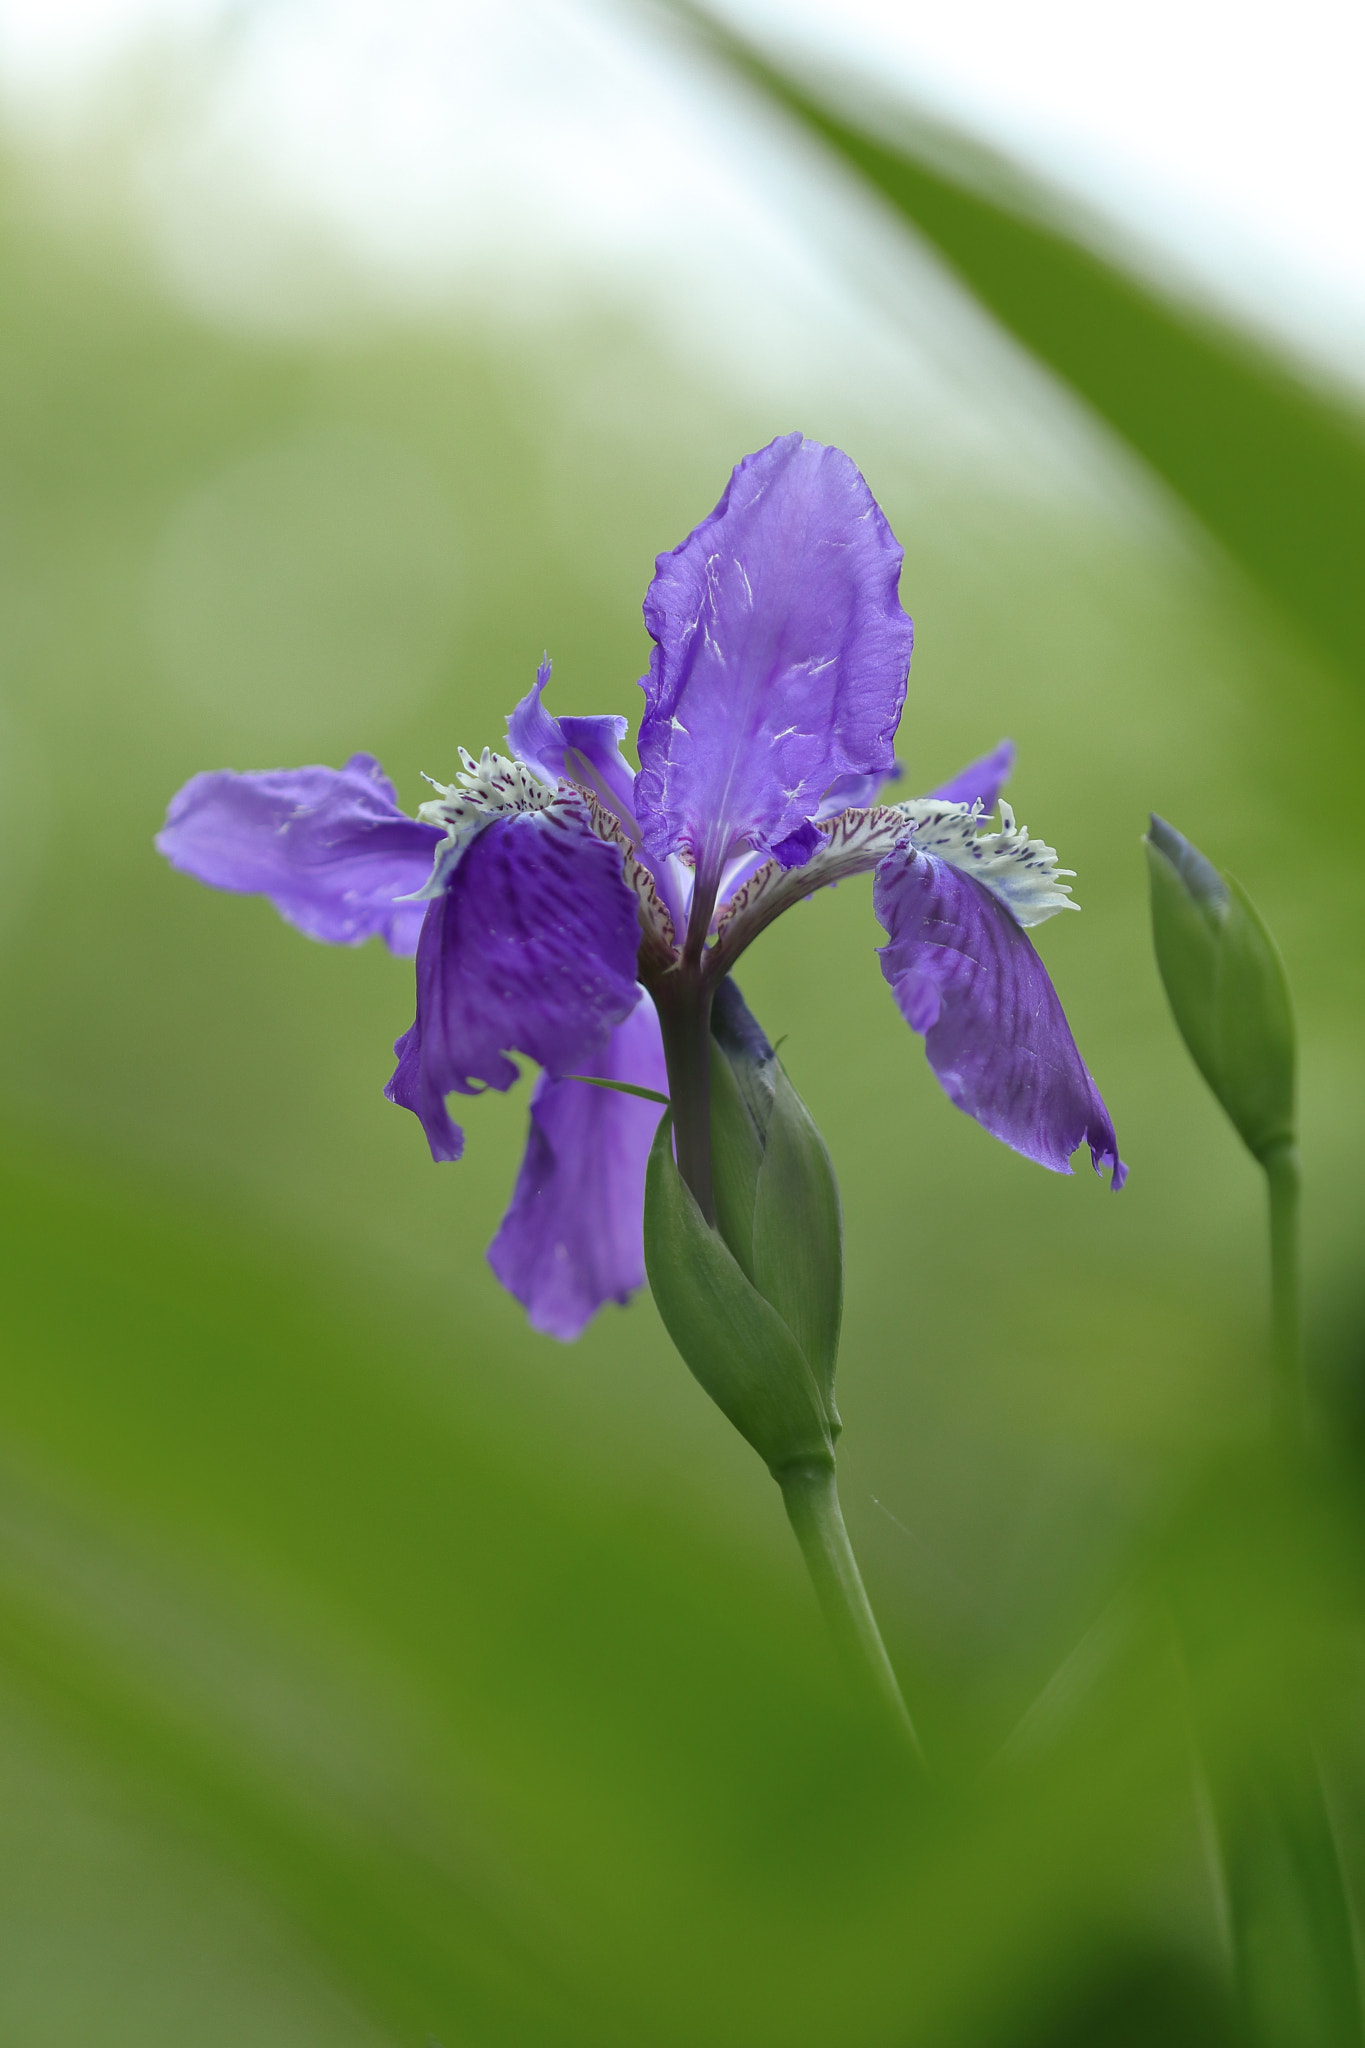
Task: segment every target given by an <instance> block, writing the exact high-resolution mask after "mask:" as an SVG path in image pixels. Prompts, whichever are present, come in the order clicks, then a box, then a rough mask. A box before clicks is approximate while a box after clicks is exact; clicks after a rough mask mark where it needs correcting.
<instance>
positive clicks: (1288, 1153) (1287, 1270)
mask: <svg viewBox="0 0 1365 2048" xmlns="http://www.w3.org/2000/svg"><path fill="white" fill-rule="evenodd" d="M1261 1164H1262V1166H1263V1167H1264V1168H1265V1176H1266V1185H1267V1188H1268V1191H1269V1195H1270V1303H1271V1331H1272V1355H1273V1360H1274V1373H1275V1379H1274V1413H1275V1428H1276V1433H1277V1435H1278V1436H1280V1438H1281V1439H1282V1440H1283V1441H1284V1442H1285V1443H1289V1444H1294V1443H1297V1442H1299V1441H1300V1440H1301V1438H1302V1436H1303V1428H1304V1379H1303V1311H1302V1307H1301V1304H1300V1278H1299V1194H1300V1190H1301V1188H1302V1185H1303V1169H1302V1167H1301V1165H1300V1163H1299V1148H1298V1146H1297V1145H1293V1144H1290V1145H1281V1146H1277V1147H1276V1149H1275V1150H1274V1151H1273V1152H1268V1153H1267V1154H1266V1155H1265V1157H1264V1159H1263V1160H1262V1161H1261Z"/></svg>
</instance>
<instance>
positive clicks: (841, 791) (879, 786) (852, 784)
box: [815, 761, 905, 819]
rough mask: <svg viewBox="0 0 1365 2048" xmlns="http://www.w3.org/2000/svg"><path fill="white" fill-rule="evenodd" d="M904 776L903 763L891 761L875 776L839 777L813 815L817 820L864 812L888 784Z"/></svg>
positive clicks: (822, 798)
mask: <svg viewBox="0 0 1365 2048" xmlns="http://www.w3.org/2000/svg"><path fill="white" fill-rule="evenodd" d="M904 774H905V764H904V762H902V761H893V762H892V763H891V766H890V767H889V768H887V769H885V770H878V772H877V774H875V775H840V776H839V777H837V778H836V780H835V781H833V782H832V783H831V784H830V786H829V788H828V789H827V790H826V791H825V793H824V795H823V797H821V799H820V808H819V810H818V811H817V812H816V813H815V815H816V817H817V819H819V818H837V817H838V816H839V813H840V812H841V811H865V810H866V809H867V808H868V806H869V805H871V804H875V803H876V802H877V801H878V800H879V799H880V797H881V793H882V791H883V790H884V789H885V787H886V785H887V784H888V783H889V782H899V781H900V780H901V777H902V776H903V775H904Z"/></svg>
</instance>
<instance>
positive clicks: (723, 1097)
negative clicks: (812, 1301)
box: [711, 1037, 766, 1280]
mask: <svg viewBox="0 0 1365 2048" xmlns="http://www.w3.org/2000/svg"><path fill="white" fill-rule="evenodd" d="M750 1078H751V1077H750ZM751 1092H752V1091H746V1089H745V1088H743V1087H742V1086H741V1082H740V1076H739V1074H738V1073H737V1072H736V1070H735V1065H734V1063H733V1062H732V1060H731V1059H730V1058H728V1057H727V1056H726V1054H725V1053H724V1052H723V1051H722V1050H721V1047H720V1045H719V1044H718V1043H717V1041H716V1039H715V1038H714V1037H713V1038H712V1040H711V1184H712V1191H713V1193H714V1196H715V1202H716V1228H717V1229H718V1230H719V1232H720V1234H721V1236H722V1237H723V1238H724V1240H725V1242H726V1244H727V1245H728V1246H729V1248H730V1250H731V1251H732V1252H733V1253H734V1256H735V1258H736V1260H737V1261H738V1263H739V1266H740V1270H741V1271H742V1272H743V1274H744V1276H745V1278H746V1279H748V1280H753V1279H754V1278H755V1274H754V1205H755V1203H756V1202H757V1200H758V1177H759V1174H760V1172H761V1170H762V1167H763V1128H762V1126H760V1125H759V1124H758V1123H757V1122H756V1121H755V1118H754V1113H753V1110H752V1109H751V1107H750V1102H749V1100H748V1094H749V1093H751ZM764 1121H765V1123H766V1118H765V1120H764Z"/></svg>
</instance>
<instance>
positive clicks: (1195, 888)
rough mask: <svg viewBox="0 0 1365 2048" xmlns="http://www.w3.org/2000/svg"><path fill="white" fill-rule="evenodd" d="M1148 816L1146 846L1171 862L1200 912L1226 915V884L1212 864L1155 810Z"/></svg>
mask: <svg viewBox="0 0 1365 2048" xmlns="http://www.w3.org/2000/svg"><path fill="white" fill-rule="evenodd" d="M1149 817H1150V820H1151V823H1150V826H1149V828H1148V832H1147V844H1148V845H1149V846H1150V847H1152V848H1154V849H1155V851H1156V852H1157V853H1159V854H1162V855H1163V856H1164V857H1165V859H1166V860H1168V861H1169V862H1170V864H1171V866H1172V867H1173V868H1174V869H1175V872H1176V874H1177V876H1178V877H1179V879H1180V881H1181V882H1182V883H1183V884H1184V887H1185V889H1186V891H1187V892H1188V894H1189V895H1190V896H1192V897H1193V899H1194V901H1195V902H1196V903H1197V904H1198V905H1199V907H1200V909H1201V910H1204V911H1205V912H1208V911H1213V912H1215V913H1216V914H1217V915H1218V916H1220V917H1221V916H1223V915H1225V914H1226V911H1227V907H1228V885H1227V883H1226V882H1225V881H1224V880H1223V877H1222V876H1221V875H1220V874H1219V872H1218V870H1217V868H1216V867H1215V866H1214V865H1213V862H1212V861H1211V860H1207V859H1206V858H1205V856H1204V855H1203V854H1202V853H1201V852H1200V851H1199V848H1198V847H1197V846H1192V845H1191V844H1190V842H1189V840H1188V839H1186V838H1185V836H1184V834H1183V833H1181V832H1177V831H1176V829H1175V827H1174V825H1168V824H1167V823H1166V820H1165V819H1164V818H1159V817H1158V816H1157V814H1156V812H1155V811H1152V812H1150V813H1149Z"/></svg>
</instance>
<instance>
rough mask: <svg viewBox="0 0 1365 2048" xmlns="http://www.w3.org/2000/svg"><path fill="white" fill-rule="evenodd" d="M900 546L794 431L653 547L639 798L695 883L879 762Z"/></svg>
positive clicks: (901, 628) (666, 847)
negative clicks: (672, 545) (684, 857)
mask: <svg viewBox="0 0 1365 2048" xmlns="http://www.w3.org/2000/svg"><path fill="white" fill-rule="evenodd" d="M900 567H901V549H900V547H899V545H898V544H897V541H896V538H895V535H894V534H893V533H892V531H891V529H890V527H889V526H888V525H887V523H886V520H885V519H884V518H883V517H882V514H881V512H880V510H879V509H878V506H877V503H876V500H875V499H874V498H873V496H872V493H871V492H870V491H869V490H868V488H867V485H866V484H865V483H864V481H863V479H862V477H861V476H860V475H859V473H858V471H857V470H856V469H855V467H854V466H853V464H852V463H851V462H850V461H849V459H848V457H847V456H846V455H845V454H843V453H842V451H841V450H840V449H838V448H826V447H822V446H821V445H820V443H819V442H817V441H807V440H805V439H804V438H803V437H802V436H801V435H800V434H788V435H786V436H785V437H784V438H783V439H781V440H777V441H774V442H772V443H771V444H770V445H769V446H768V447H767V448H764V449H761V450H760V451H759V453H758V454H756V455H750V456H748V457H746V458H745V460H744V461H743V462H741V463H740V465H739V467H738V468H737V469H736V470H735V473H734V475H733V476H732V477H731V479H730V482H729V485H728V486H727V488H726V491H725V495H724V497H723V498H722V499H721V501H720V503H719V505H717V507H716V509H715V511H714V512H713V513H712V514H711V516H710V518H709V519H706V520H704V521H703V522H702V524H701V525H700V526H699V527H697V529H696V531H695V532H694V533H692V534H691V535H690V536H689V537H688V539H687V540H685V541H684V542H683V544H682V546H681V547H679V548H676V549H675V550H674V551H673V553H672V554H667V555H660V557H659V560H658V564H657V567H656V571H655V576H654V581H653V582H652V584H651V585H650V588H649V595H648V597H647V598H646V600H645V624H646V626H647V627H648V629H649V632H650V635H651V637H652V639H653V640H654V642H655V647H654V653H653V655H652V657H651V661H650V672H649V675H648V676H647V677H646V678H645V679H644V682H643V684H642V687H643V689H644V692H645V703H646V710H645V717H644V721H643V723H642V725H641V728H640V774H639V776H638V777H637V778H636V783H635V810H636V816H637V817H638V818H639V820H640V825H641V830H642V832H643V835H644V843H645V847H646V849H647V851H648V852H649V853H650V854H652V855H653V856H654V857H655V858H656V859H660V858H662V857H663V856H664V855H666V854H669V853H672V852H675V851H677V852H685V853H687V854H688V855H689V856H690V857H691V858H693V859H694V860H695V862H696V866H697V889H698V894H699V896H702V897H704V896H706V895H708V894H709V893H710V892H711V891H713V890H714V888H715V887H716V885H717V883H718V881H719V878H720V874H721V870H722V867H723V866H724V863H725V861H726V859H727V858H728V857H729V856H731V855H732V854H735V853H737V852H739V851H740V850H741V849H742V848H744V847H749V848H752V849H753V850H755V851H762V850H765V849H773V848H776V847H777V846H778V845H780V844H781V843H782V842H784V841H790V840H791V839H792V835H793V834H795V833H797V832H798V831H799V829H800V828H801V827H802V826H803V825H805V824H806V823H807V822H808V821H809V820H811V819H812V818H814V817H815V815H816V813H817V812H818V810H819V809H820V804H821V799H822V798H823V797H824V795H825V792H826V791H827V790H828V789H829V788H830V785H831V784H832V783H834V782H836V781H837V780H838V779H839V778H840V777H842V776H870V775H885V774H887V773H889V772H890V770H891V768H892V766H893V763H894V755H893V753H892V747H891V743H892V737H893V735H894V733H895V730H896V726H897V723H898V721H899V719H900V712H901V705H902V703H903V701H904V697H905V685H906V677H907V674H908V671H909V667H910V651H911V646H912V641H913V630H912V627H911V624H910V621H909V619H908V618H907V617H906V615H905V613H904V612H903V611H902V609H901V604H900V598H899V596H898V594H897V590H898V584H899V579H900Z"/></svg>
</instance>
